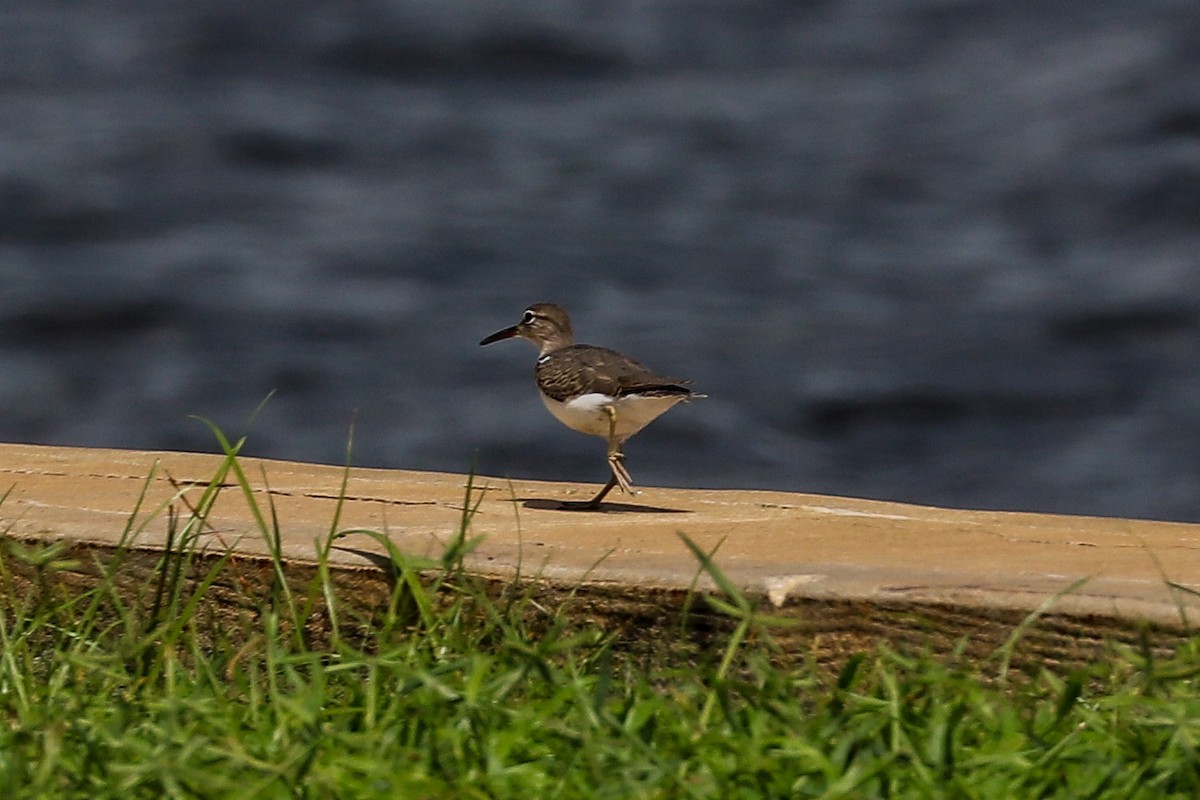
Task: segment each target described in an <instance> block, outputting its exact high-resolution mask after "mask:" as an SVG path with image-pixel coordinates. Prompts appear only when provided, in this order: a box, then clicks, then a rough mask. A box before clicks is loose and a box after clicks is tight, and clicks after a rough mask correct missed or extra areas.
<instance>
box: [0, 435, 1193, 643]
mask: <svg viewBox="0 0 1200 800" xmlns="http://www.w3.org/2000/svg"><path fill="white" fill-rule="evenodd" d="M221 461H222V459H221V457H219V456H214V455H196V454H185V453H153V452H135V451H120V450H93V449H76V448H59V447H40V446H31V445H0V491H2V490H3V489H4V488H7V487H8V486H10V485H11V486H12V490H11V493H10V494H9V496H8V498H7V500H5V502H4V504H3V505H0V525H2V526H3V529H4V530H6V532H7V534H8V536H9V537H11V538H14V539H17V540H21V541H25V542H33V541H40V542H47V541H60V540H66V541H68V542H69V543H71V545H72V547H74V548H76V549H77V550H78V551H79V552H83V551H88V552H92V553H96V554H99V555H98V557H99V558H103V557H104V554H105V553H106V552H115V549H116V546H117V544H118V541H119V540H120V537H121V535H122V532H123V531H125V529H126V527H127V525H128V524H129V522H130V519H131V515H133V512H134V510H135V508H137V506H138V499H139V497H140V496H141V495H142V494H143V491H144V490H145V493H146V496H145V499H144V500H143V501H142V504H141V509H140V511H139V513H138V515H137V517H136V518H135V519H134V522H133V527H134V528H135V529H139V528H140V532H139V533H138V535H137V538H136V542H135V547H136V549H138V550H140V551H145V553H146V554H147V555H153V554H155V553H157V552H161V549H162V547H163V546H164V543H165V539H166V531H167V522H166V515H165V513H163V512H162V508H163V507H164V506H165V505H166V504H168V503H170V502H172V500H173V498H174V502H175V503H176V505H177V506H178V507H180V508H182V502H183V501H181V500H179V499H178V498H179V495H180V493H181V492H182V494H183V496H184V497H187V498H193V499H194V498H196V497H198V496H199V493H200V492H201V491H202V490H203V487H204V486H205V485H206V484H207V483H208V482H209V481H210V480H211V479H212V477H213V475H214V474H216V472H217V470H218V468H219V467H220V464H221ZM241 464H242V466H243V468H244V469H245V470H246V472H247V474H248V475H249V477H250V481H251V482H252V483H253V484H254V486H255V487H256V489H255V491H256V495H257V496H258V500H259V502H260V504H261V505H262V506H263V507H264V508H265V507H266V500H267V498H268V495H269V496H270V499H271V500H272V501H273V502H274V504H275V507H276V509H277V511H278V516H279V520H280V525H281V528H282V534H283V541H282V544H283V552H284V555H285V557H286V558H287V559H288V561H289V564H290V565H291V568H293V569H295V570H298V571H300V572H309V571H311V568H312V565H313V563H314V557H315V552H316V543H317V542H318V541H322V540H324V539H325V538H326V537H327V536H328V534H329V531H330V525H331V521H332V520H333V518H334V513H335V509H336V506H337V502H338V497H339V493H340V489H341V483H342V479H343V475H344V471H343V469H342V468H341V467H335V466H322V465H314V464H301V463H292V462H282V461H268V460H259V459H250V458H246V459H242V460H241ZM150 476H153V477H150ZM148 478H149V483H148V484H147V479H148ZM475 484H476V487H477V489H478V492H479V494H478V495H477V496H476V497H477V499H479V505H478V510H477V512H476V513H475V515H474V517H473V520H472V523H471V534H472V535H483V536H484V537H485V538H484V540H483V542H482V544H481V545H480V546H479V547H478V549H476V550H475V551H474V552H473V553H472V555H471V556H470V558H469V560H468V564H469V566H470V567H471V569H473V570H477V571H478V572H480V573H482V574H484V575H487V576H492V577H496V578H499V579H511V578H512V577H513V576H514V575H516V574H517V571H518V569H519V570H520V574H521V575H522V576H527V577H535V578H538V579H540V580H542V581H543V582H544V584H545V585H546V586H547V590H548V591H571V590H577V589H578V588H579V586H580V585H581V584H582V585H584V586H585V587H586V593H587V596H588V597H590V598H592V600H590V601H588V602H591V603H592V605H591V606H590V607H589V608H590V611H589V613H595V614H597V615H598V616H599V617H606V616H607V617H608V618H610V619H611V620H624V623H621V624H628V623H629V621H630V620H642V621H643V622H645V621H647V620H650V621H653V620H654V619H655V618H656V617H659V618H665V617H669V616H673V615H674V614H675V613H677V611H678V609H679V607H680V606H681V604H682V602H683V598H684V597H685V596H686V592H687V589H688V587H689V585H691V583H692V581H693V579H694V577H695V575H696V571H697V564H696V561H695V559H694V558H693V557H692V555H691V554H690V553H689V552H688V550H687V548H686V547H685V546H684V544H683V543H682V541H681V540H680V538H679V537H678V535H677V534H678V533H680V532H682V533H685V534H687V535H688V536H689V537H691V538H692V539H693V540H694V541H696V542H697V543H698V544H699V545H700V546H701V547H703V548H705V549H706V550H711V549H713V548H714V547H717V546H718V545H720V546H719V549H718V551H717V555H716V561H717V563H718V564H719V565H720V566H721V567H722V569H724V571H725V572H726V573H727V574H728V575H729V576H730V577H731V578H732V579H733V580H735V581H736V582H737V583H738V584H739V585H740V586H741V587H743V589H745V590H746V591H747V592H748V593H750V594H751V595H754V596H756V597H761V598H766V599H768V600H769V601H770V602H771V603H772V604H774V606H775V607H776V609H777V611H776V613H778V614H784V615H789V616H793V617H795V618H796V619H797V620H798V621H799V622H800V623H802V624H799V625H798V626H797V627H796V629H795V630H794V631H791V632H788V633H786V634H784V636H785V638H787V640H788V641H789V642H790V643H791V646H794V647H795V648H796V650H797V652H808V653H816V654H817V655H818V656H819V657H821V658H831V657H835V656H837V655H839V654H841V653H844V652H847V651H849V650H854V649H861V648H863V647H869V646H871V644H872V643H873V642H874V641H875V640H878V639H880V638H888V639H892V640H900V641H904V642H912V643H924V644H927V645H932V646H933V647H935V648H946V649H948V648H950V647H952V646H953V645H954V643H955V642H956V641H957V640H959V639H960V638H962V637H968V638H969V640H970V643H971V649H972V650H975V651H977V652H979V653H981V654H982V653H986V652H988V651H989V649H990V648H994V647H995V646H997V645H998V644H999V643H1001V642H1002V641H1003V640H1004V638H1005V637H1007V635H1008V634H1009V633H1011V631H1012V629H1013V626H1014V625H1016V624H1017V623H1018V622H1019V621H1020V620H1021V619H1022V618H1024V616H1025V615H1026V614H1028V613H1029V612H1030V611H1033V610H1035V609H1037V608H1039V606H1041V605H1042V604H1043V603H1045V602H1046V601H1047V600H1050V599H1051V598H1053V597H1054V595H1055V594H1057V593H1059V592H1061V591H1062V590H1064V589H1066V588H1067V587H1069V586H1070V585H1071V584H1072V583H1074V582H1075V581H1077V580H1079V579H1081V578H1086V579H1087V582H1086V584H1084V585H1083V586H1082V587H1080V588H1078V589H1076V590H1075V591H1073V592H1071V593H1070V594H1068V595H1066V596H1063V597H1061V598H1059V599H1058V600H1057V601H1056V602H1055V603H1054V606H1053V609H1052V612H1051V613H1049V614H1048V615H1047V616H1046V617H1044V618H1043V619H1042V620H1041V622H1039V624H1038V626H1037V629H1036V631H1034V632H1031V634H1030V636H1029V639H1028V644H1027V645H1026V647H1027V651H1028V654H1029V655H1033V656H1034V657H1036V658H1039V659H1047V660H1053V661H1067V662H1078V661H1081V660H1086V659H1088V658H1092V657H1094V656H1095V654H1096V653H1097V652H1098V648H1099V647H1100V646H1101V643H1102V642H1104V641H1108V640H1118V641H1134V640H1135V639H1137V638H1138V637H1139V636H1145V635H1150V636H1151V637H1152V639H1153V641H1154V642H1155V643H1156V644H1157V645H1160V646H1169V645H1170V644H1171V643H1172V642H1173V641H1177V640H1178V639H1179V638H1181V637H1182V636H1183V635H1184V634H1185V633H1186V628H1187V626H1186V624H1185V621H1184V617H1185V616H1186V617H1193V618H1196V619H1200V602H1198V598H1196V597H1194V596H1192V595H1190V594H1188V593H1186V592H1181V591H1178V590H1173V589H1171V588H1170V586H1169V585H1168V582H1169V581H1175V582H1180V583H1186V584H1187V585H1188V586H1189V587H1193V588H1196V589H1197V590H1198V591H1200V583H1198V582H1196V581H1197V578H1196V576H1198V575H1200V526H1197V525H1184V524H1177V523H1161V522H1148V521H1138V520H1125V519H1103V518H1091V517H1066V516H1048V515H1038V514H1017V513H994V512H979V511H955V510H947V509H940V508H926V507H921V506H913V505H903V504H897V503H884V502H874V501H868V500H855V499H847V498H839V497H824V496H815V495H804V494H791V493H782V492H759V491H692V490H677V489H655V488H646V489H645V490H644V492H643V494H641V495H639V496H637V497H634V498H625V497H623V496H619V495H613V499H614V501H615V502H613V503H611V504H607V505H606V506H605V511H604V512H603V513H588V512H576V511H568V510H564V509H563V508H562V507H561V505H560V504H561V503H562V501H571V500H581V499H586V498H587V497H589V496H590V494H591V493H592V492H593V491H594V489H595V487H594V486H591V485H587V486H580V485H572V484H556V483H541V482H533V481H513V482H509V481H506V480H503V479H499V478H489V477H480V478H476V480H475ZM465 485H466V478H465V477H464V476H462V475H453V474H438V473H424V472H408V471H390V470H370V469H352V470H351V471H350V476H349V482H348V485H347V488H346V500H345V504H344V507H343V509H342V515H341V519H340V524H339V528H340V529H342V530H345V529H351V528H368V529H373V530H377V531H381V532H385V533H386V534H387V535H388V536H389V537H390V538H391V540H392V541H393V542H394V543H395V544H396V545H397V546H398V547H399V548H400V549H401V550H402V551H404V552H406V553H410V554H413V555H425V556H437V555H440V553H441V552H442V549H443V547H444V545H445V543H446V542H447V541H449V540H450V538H451V537H452V536H453V534H454V532H455V531H456V530H457V528H458V525H459V521H460V519H461V516H462V513H463V500H464V492H465ZM231 488H232V489H233V490H232V491H230V490H229V489H226V490H225V491H224V493H223V495H222V496H221V497H220V499H219V500H218V502H217V504H216V506H215V508H214V510H213V513H212V515H211V516H210V518H209V523H210V525H211V529H210V530H209V532H208V533H206V534H205V537H206V547H207V549H208V550H209V551H210V552H213V553H216V554H221V553H224V552H226V551H227V550H229V549H231V548H232V549H233V550H234V551H236V552H237V553H238V554H239V558H241V559H242V560H243V563H249V562H253V561H254V560H255V559H264V558H265V557H266V556H267V555H268V549H267V545H266V543H265V542H264V541H263V540H262V538H261V536H260V535H259V533H258V531H257V529H256V528H255V526H254V524H253V518H252V515H251V513H250V511H249V506H248V504H247V503H246V501H245V498H244V497H242V495H241V493H240V491H238V490H237V489H236V487H231ZM156 509H158V511H157V512H156V511H155V510H156ZM339 545H340V546H339V547H336V548H335V550H334V551H333V554H332V560H331V563H332V566H334V567H335V568H336V569H337V571H338V572H339V573H340V575H339V581H341V582H342V584H344V585H345V586H346V589H347V591H348V592H350V593H352V594H353V593H357V594H358V595H359V597H358V601H359V602H362V603H365V604H370V603H376V602H381V601H382V600H381V598H384V597H386V585H385V584H386V581H385V580H384V577H385V570H384V569H383V568H382V567H381V565H382V564H385V563H386V562H385V560H384V557H385V553H384V551H383V548H382V547H381V546H380V545H379V543H378V542H376V541H374V540H373V539H372V538H371V537H369V536H365V535H352V536H349V537H347V538H345V539H342V540H340V541H339ZM152 560H153V559H150V561H152ZM150 561H147V564H149V563H150ZM146 568H150V567H149V566H147V567H146ZM638 624H641V623H638ZM635 627H636V626H635ZM1147 631H1148V632H1149V633H1148V634H1147Z"/></svg>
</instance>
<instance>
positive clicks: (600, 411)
mask: <svg viewBox="0 0 1200 800" xmlns="http://www.w3.org/2000/svg"><path fill="white" fill-rule="evenodd" d="M540 394H541V397H542V402H543V403H545V404H546V408H548V409H549V410H550V413H551V414H553V415H554V416H555V418H556V419H557V420H558V421H559V422H561V423H562V424H563V425H566V426H567V427H568V428H571V429H572V430H576V431H579V432H580V433H587V434H590V435H592V436H600V437H602V438H605V439H607V438H608V433H609V416H608V413H607V412H606V411H605V409H606V408H609V407H611V408H614V409H615V410H616V417H617V422H616V430H615V432H616V436H617V438H618V439H625V438H627V437H629V436H632V435H633V434H635V433H637V432H638V431H640V430H641V429H642V428H644V427H646V426H647V425H649V424H650V422H651V420H653V419H654V418H655V417H657V416H659V415H660V414H662V413H664V412H666V411H667V410H668V409H669V408H671V406H673V405H675V404H676V403H678V402H680V401H681V400H684V399H686V395H681V394H666V395H644V394H627V395H621V396H620V397H616V398H614V397H612V396H611V395H607V394H601V393H599V392H591V393H589V394H581V395H578V396H576V397H571V398H568V399H566V400H555V399H553V398H552V397H550V396H548V395H546V394H545V393H540Z"/></svg>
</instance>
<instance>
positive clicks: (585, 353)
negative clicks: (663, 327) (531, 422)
mask: <svg viewBox="0 0 1200 800" xmlns="http://www.w3.org/2000/svg"><path fill="white" fill-rule="evenodd" d="M535 374H536V376H537V380H538V386H540V387H541V389H542V391H543V392H545V393H546V394H547V395H548V396H550V397H551V398H553V399H555V400H565V399H567V398H568V397H574V396H576V395H579V394H583V393H585V392H589V391H592V392H601V393H603V394H607V395H612V396H614V397H616V396H619V395H622V394H629V393H631V392H649V393H661V394H683V395H690V394H691V393H692V391H691V389H688V388H687V384H688V383H691V381H685V380H680V379H679V378H667V377H664V376H662V375H656V374H655V373H653V372H651V371H650V370H649V369H647V368H646V367H645V365H643V364H642V363H641V362H638V361H634V360H633V359H632V358H629V357H628V356H624V355H621V354H620V353H618V352H617V351H616V350H609V349H608V348H607V347H594V346H592V345H588V344H576V345H571V346H570V347H563V348H561V349H559V350H555V351H554V352H552V353H547V354H546V355H545V356H543V357H542V358H539V359H538V363H537V369H536V373H535Z"/></svg>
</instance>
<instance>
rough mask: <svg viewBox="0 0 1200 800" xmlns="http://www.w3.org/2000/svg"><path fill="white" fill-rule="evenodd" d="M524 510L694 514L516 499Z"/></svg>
mask: <svg viewBox="0 0 1200 800" xmlns="http://www.w3.org/2000/svg"><path fill="white" fill-rule="evenodd" d="M517 502H519V503H520V504H521V505H522V506H524V507H525V508H532V509H536V510H538V511H571V512H574V513H579V512H581V511H592V512H595V513H597V514H692V513H695V512H693V511H691V510H690V509H686V508H665V507H663V506H643V505H636V504H634V503H600V505H598V506H593V505H592V504H591V503H589V502H587V501H584V500H549V499H546V498H541V497H526V498H521V497H518V498H517Z"/></svg>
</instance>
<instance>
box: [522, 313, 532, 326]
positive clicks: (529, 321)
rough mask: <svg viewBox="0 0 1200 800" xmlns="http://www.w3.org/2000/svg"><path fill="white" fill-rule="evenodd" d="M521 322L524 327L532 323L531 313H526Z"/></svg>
mask: <svg viewBox="0 0 1200 800" xmlns="http://www.w3.org/2000/svg"><path fill="white" fill-rule="evenodd" d="M521 322H524V323H525V324H526V325H528V324H529V323H531V322H533V312H532V311H526V312H525V316H523V317H521Z"/></svg>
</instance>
